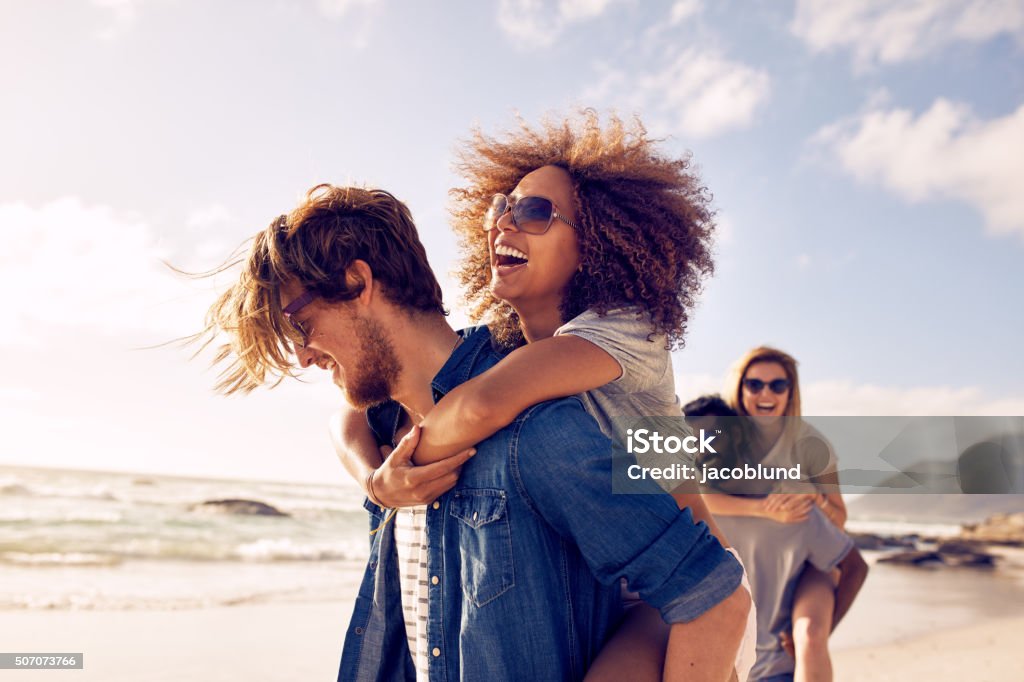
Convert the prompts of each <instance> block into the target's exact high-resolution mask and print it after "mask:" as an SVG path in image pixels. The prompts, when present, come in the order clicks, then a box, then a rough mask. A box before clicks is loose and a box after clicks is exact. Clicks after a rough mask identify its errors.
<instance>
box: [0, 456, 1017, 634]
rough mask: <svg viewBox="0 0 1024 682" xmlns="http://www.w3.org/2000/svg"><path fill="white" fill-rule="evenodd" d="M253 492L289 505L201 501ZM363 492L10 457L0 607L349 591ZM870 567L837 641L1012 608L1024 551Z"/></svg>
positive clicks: (139, 604) (103, 607)
mask: <svg viewBox="0 0 1024 682" xmlns="http://www.w3.org/2000/svg"><path fill="white" fill-rule="evenodd" d="M225 498H242V499H250V500H257V501H260V502H264V503H267V504H271V505H274V506H275V507H276V508H278V509H279V510H281V511H283V512H285V513H287V514H288V515H289V516H288V517H284V518H278V517H261V516H237V515H224V514H211V513H207V512H203V511H198V510H195V509H193V508H192V505H195V504H197V503H200V502H203V501H206V500H212V499H225ZM849 527H850V530H853V531H860V532H875V533H880V534H892V535H903V534H909V533H917V534H919V535H922V536H928V537H935V536H946V535H952V534H954V533H956V532H957V530H958V527H957V526H956V525H952V524H949V523H948V522H942V523H906V522H902V521H877V520H871V521H857V520H856V519H854V520H851V522H850V524H849ZM367 531H368V529H367V520H366V513H365V512H364V510H363V508H362V495H361V494H360V492H359V490H358V488H356V486H355V485H354V484H352V485H351V486H326V485H299V484H286V483H267V482H245V481H227V480H210V479H188V478H172V477H165V476H154V475H141V474H122V473H102V472H86V471H64V470H53V469H29V468H13V467H0V610H55V611H62V610H98V611H111V610H113V611H117V610H154V611H155V610H168V609H196V608H206V607H216V606H233V605H241V604H264V603H295V602H318V603H322V602H328V601H346V600H351V599H352V598H353V597H354V595H355V593H356V589H357V586H358V582H359V580H360V578H361V576H362V572H363V568H364V566H365V560H366V555H367V553H368V549H369V538H368V534H367ZM881 554H882V553H880V552H865V556H866V558H867V559H868V561H869V562H870V563H871V564H872V570H871V574H870V575H869V576H868V580H867V583H866V584H865V586H864V588H863V590H862V592H861V594H860V596H859V597H858V599H857V602H856V603H855V604H854V607H853V609H852V610H851V612H850V614H849V615H848V616H847V618H846V620H845V621H844V623H843V624H842V625H841V626H840V628H839V630H838V631H837V632H836V634H835V635H834V636H833V638H832V646H833V647H834V648H836V649H843V648H849V647H858V646H866V645H870V644H876V643H882V642H891V641H894V640H898V639H900V638H905V637H912V636H914V635H916V634H919V633H922V632H928V631H933V630H936V629H943V628H950V627H956V626H958V625H962V624H967V623H971V622H975V621H978V620H983V619H985V618H993V617H1000V616H1004V615H1015V614H1017V613H1019V612H1020V609H1021V607H1022V606H1024V550H1016V551H1007V553H1006V556H1005V557H1004V558H1003V559H1001V561H1000V568H998V569H996V570H990V571H985V570H978V569H970V568H960V569H956V568H913V567H905V566H894V565H886V564H878V563H876V561H877V559H878V558H879V557H880V556H881Z"/></svg>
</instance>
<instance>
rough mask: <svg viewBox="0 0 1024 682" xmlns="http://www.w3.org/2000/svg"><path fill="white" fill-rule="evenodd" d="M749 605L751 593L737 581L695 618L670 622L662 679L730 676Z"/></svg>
mask: <svg viewBox="0 0 1024 682" xmlns="http://www.w3.org/2000/svg"><path fill="white" fill-rule="evenodd" d="M751 605H752V601H751V599H750V593H749V592H747V588H745V587H743V586H742V585H740V586H739V587H737V588H736V590H735V591H734V592H733V593H732V594H730V595H729V596H728V597H727V598H726V599H725V600H724V601H721V602H719V603H718V604H716V605H715V606H714V607H712V608H711V609H710V610H709V611H706V612H705V613H704V614H702V615H701V616H699V617H698V618H696V619H695V620H692V621H690V622H689V623H673V624H672V629H671V631H670V632H669V636H668V649H667V650H666V651H665V677H664V679H665V680H687V681H689V680H700V681H704V680H707V682H722V681H723V680H728V679H730V675H731V674H732V672H733V667H734V665H735V659H736V651H737V650H738V649H739V646H740V641H741V640H742V639H743V631H744V627H745V626H746V622H747V614H748V613H750V609H751ZM709 635H710V636H709Z"/></svg>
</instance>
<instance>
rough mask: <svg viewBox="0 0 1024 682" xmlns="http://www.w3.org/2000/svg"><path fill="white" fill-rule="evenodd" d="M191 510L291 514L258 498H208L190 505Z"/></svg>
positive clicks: (238, 513) (224, 512)
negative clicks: (259, 500)
mask: <svg viewBox="0 0 1024 682" xmlns="http://www.w3.org/2000/svg"><path fill="white" fill-rule="evenodd" d="M189 511H201V512H209V513H214V514H237V515H239V516H289V514H286V513H284V512H283V511H281V510H279V509H277V508H276V507H273V506H271V505H269V504H266V503H265V502H257V501H256V500H238V499H229V500H207V501H205V502H200V503H199V504H194V505H192V506H191V507H189Z"/></svg>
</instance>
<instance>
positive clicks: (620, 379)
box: [336, 110, 745, 679]
mask: <svg viewBox="0 0 1024 682" xmlns="http://www.w3.org/2000/svg"><path fill="white" fill-rule="evenodd" d="M459 170H460V171H461V175H462V176H463V177H464V178H466V181H467V183H468V184H467V185H466V186H465V187H462V188H458V189H455V190H452V196H453V198H454V200H455V207H454V211H453V213H454V222H453V226H454V229H455V231H456V232H457V233H458V235H459V236H460V238H461V240H462V245H463V249H464V252H465V259H464V261H463V263H462V266H461V269H460V272H459V275H460V279H461V281H462V284H463V285H464V286H465V289H466V298H467V302H468V303H469V304H470V305H471V307H472V314H473V316H474V318H475V319H478V320H486V321H487V322H488V323H489V326H490V327H491V331H492V334H493V336H494V338H495V339H496V340H497V341H498V342H500V343H502V344H503V345H505V346H507V347H508V348H509V349H510V352H509V353H508V355H507V356H506V357H505V358H504V359H503V360H502V361H501V362H500V363H498V364H497V365H496V366H495V367H493V368H492V369H490V370H489V371H487V372H486V373H484V374H482V375H480V376H478V377H476V378H473V379H471V380H469V381H467V382H466V383H464V384H462V385H461V386H459V387H458V388H456V389H455V390H453V391H451V392H450V393H449V394H448V395H447V396H445V397H444V398H443V399H441V400H440V401H439V402H438V403H437V405H436V406H435V407H434V409H433V410H432V411H431V412H430V413H428V414H426V415H423V419H422V422H421V423H420V429H419V430H418V431H417V430H415V429H414V430H413V431H412V432H411V433H410V438H408V439H406V440H405V441H403V443H401V444H399V446H398V448H397V449H396V450H395V451H394V452H393V453H392V454H391V456H390V457H388V458H387V459H385V461H384V462H383V463H381V461H380V457H379V455H378V453H377V452H376V448H375V447H374V446H375V443H374V441H373V440H372V438H371V437H370V436H369V435H368V434H367V428H366V425H365V421H364V420H363V419H362V417H361V415H359V414H358V413H353V412H351V411H350V412H348V413H347V414H344V415H343V417H342V423H341V425H340V428H339V429H337V435H338V438H337V439H336V446H337V448H338V451H339V455H340V456H341V458H342V460H343V461H344V462H345V464H346V467H347V468H348V469H349V471H350V472H352V473H353V475H355V476H356V478H357V480H360V481H365V487H366V491H367V493H368V494H369V496H370V497H371V499H372V500H374V501H377V502H380V503H381V504H382V506H385V507H403V506H406V505H413V504H417V503H419V504H422V503H424V502H428V501H430V500H432V499H433V498H434V497H436V496H437V495H439V494H440V493H441V492H443V491H444V490H445V489H447V487H450V486H451V485H452V483H453V482H454V476H453V475H452V476H448V475H445V476H439V477H436V478H434V477H433V474H429V472H430V470H429V469H424V472H428V474H429V475H426V474H425V475H424V476H423V477H421V478H415V475H416V474H415V471H416V468H414V467H409V466H403V465H404V464H407V462H408V458H409V455H411V454H412V450H413V449H414V448H415V454H414V455H413V458H414V460H415V462H416V463H417V464H420V465H423V464H429V463H437V462H439V461H440V460H443V459H445V458H450V457H453V456H454V455H456V453H459V452H460V451H464V450H465V449H466V448H470V447H471V446H472V445H473V444H474V443H477V442H479V441H481V440H483V439H485V438H487V437H489V436H490V435H492V434H494V433H495V432H496V431H498V430H499V429H501V428H503V427H504V426H506V425H507V424H509V423H511V422H512V421H513V420H514V419H515V418H516V416H517V415H519V414H520V413H521V412H522V411H523V410H525V409H526V408H528V407H530V406H531V405H534V404H536V403H539V402H542V401H545V400H550V399H553V398H557V397H563V396H570V395H576V394H581V397H582V398H583V401H584V404H585V406H586V408H587V410H588V411H589V412H590V413H591V415H592V416H594V418H595V419H596V420H597V422H598V424H599V425H600V426H601V428H602V430H603V431H604V432H605V433H606V434H607V435H609V436H611V435H613V431H614V429H613V426H612V423H613V419H614V418H617V417H640V416H669V417H681V416H682V412H681V410H680V407H679V402H678V399H677V397H676V391H675V384H674V376H673V371H672V360H671V355H670V350H671V349H672V348H673V347H675V346H680V345H682V339H683V336H684V333H685V331H686V322H687V313H688V310H689V309H690V308H691V307H692V305H693V297H694V295H695V294H696V293H697V292H698V290H699V288H700V284H701V280H702V278H703V277H705V276H706V275H708V274H710V273H711V272H712V269H713V263H712V257H711V240H712V234H713V230H714V222H713V213H712V211H711V209H710V205H709V204H710V197H709V195H708V193H707V191H706V190H705V188H704V187H702V186H701V184H700V181H699V179H698V178H697V176H696V174H695V173H694V172H693V171H692V169H691V168H690V162H689V159H688V158H683V159H676V158H669V157H666V156H663V155H662V154H661V153H660V152H659V151H658V150H657V148H656V145H655V142H654V141H653V140H651V139H650V138H649V137H648V136H647V134H646V131H645V130H644V129H643V127H642V126H641V125H640V124H639V122H636V123H634V124H633V125H631V126H630V125H627V124H625V123H623V122H622V121H621V120H619V119H618V118H614V117H612V118H611V119H610V120H609V122H608V124H607V126H605V127H602V126H601V124H600V121H599V119H598V116H597V114H596V113H595V112H593V111H590V110H588V111H585V112H583V113H582V114H581V115H580V116H579V117H578V118H577V119H575V120H566V121H561V122H558V123H554V122H547V123H545V124H543V125H542V126H540V127H538V128H534V127H530V126H528V125H527V124H525V123H521V128H520V130H519V131H517V132H515V133H511V134H508V135H506V136H505V137H503V138H501V139H498V138H494V137H489V136H485V135H483V134H482V133H480V132H477V133H476V134H475V135H474V136H473V137H472V139H471V140H470V141H469V142H468V144H467V145H466V146H465V148H464V149H463V150H462V157H461V163H460V165H459ZM552 456H556V455H555V454H554V453H553V455H552ZM674 496H675V498H676V501H677V503H678V504H679V506H680V507H683V508H687V507H688V508H689V509H690V510H691V512H692V514H693V517H694V519H695V520H698V521H704V522H706V523H707V524H708V526H709V527H710V528H711V530H712V532H714V533H715V534H716V535H718V536H719V539H720V540H722V542H723V544H724V545H726V546H727V543H725V542H724V539H723V538H721V536H720V535H719V534H718V532H717V527H716V526H715V524H714V521H713V519H712V517H711V515H710V513H709V512H708V511H707V508H706V507H705V505H704V502H703V500H702V498H701V497H700V495H699V494H698V493H697V490H696V488H695V487H694V488H689V489H679V490H677V491H676V492H675V493H674ZM634 599H635V597H634ZM627 601H630V599H629V598H627ZM667 633H668V630H667V628H666V627H665V625H664V623H663V622H661V619H660V616H659V614H658V613H657V611H656V610H654V609H653V608H651V607H649V606H647V605H645V604H642V603H637V604H636V605H635V606H633V607H632V608H630V609H629V610H628V612H627V617H626V618H625V620H624V623H623V625H622V627H620V629H619V631H618V632H617V634H616V635H615V637H614V638H613V639H612V641H611V642H609V644H607V645H606V647H605V649H604V650H603V651H602V653H601V655H600V657H599V658H598V660H597V661H596V662H595V665H594V666H593V668H592V669H591V671H590V673H589V675H588V679H627V678H628V679H661V676H662V665H663V662H664V646H665V638H666V637H667ZM739 636H742V633H740V634H739V635H738V636H737V637H736V638H730V637H729V636H728V635H726V633H723V638H722V642H721V647H722V651H721V652H714V653H713V652H707V653H708V654H709V655H715V654H717V655H718V656H719V657H720V658H721V659H722V660H728V661H731V660H732V657H733V656H734V655H735V652H736V650H737V648H738V647H739V644H740V640H739ZM742 672H744V673H745V670H743V671H742Z"/></svg>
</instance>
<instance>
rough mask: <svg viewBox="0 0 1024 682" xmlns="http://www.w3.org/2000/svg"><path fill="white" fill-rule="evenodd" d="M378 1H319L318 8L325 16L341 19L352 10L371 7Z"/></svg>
mask: <svg viewBox="0 0 1024 682" xmlns="http://www.w3.org/2000/svg"><path fill="white" fill-rule="evenodd" d="M377 1H378V0H317V2H316V6H317V8H318V9H319V10H320V12H321V13H323V14H324V16H326V17H328V18H330V19H341V18H342V17H344V16H345V15H346V14H348V13H349V12H351V11H352V10H355V9H359V8H363V7H369V6H371V5H373V4H375V3H376V2H377Z"/></svg>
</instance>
